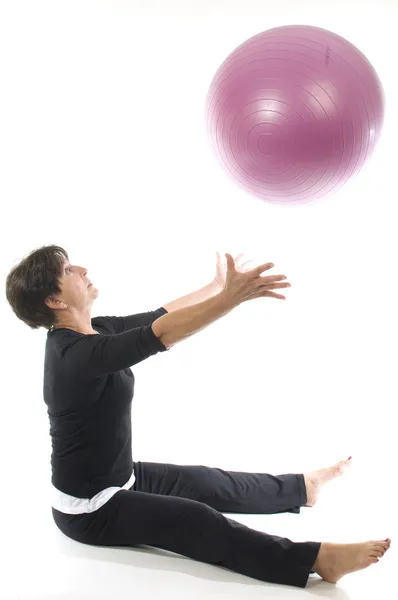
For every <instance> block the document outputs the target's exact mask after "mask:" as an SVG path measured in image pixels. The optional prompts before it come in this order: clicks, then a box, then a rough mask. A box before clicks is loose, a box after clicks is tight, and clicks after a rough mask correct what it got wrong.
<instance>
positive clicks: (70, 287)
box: [59, 261, 98, 309]
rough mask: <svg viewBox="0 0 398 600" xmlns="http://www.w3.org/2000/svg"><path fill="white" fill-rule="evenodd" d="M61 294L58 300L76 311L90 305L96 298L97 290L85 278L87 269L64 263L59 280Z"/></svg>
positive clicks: (67, 262)
mask: <svg viewBox="0 0 398 600" xmlns="http://www.w3.org/2000/svg"><path fill="white" fill-rule="evenodd" d="M60 285H61V290H62V291H61V294H60V297H59V299H60V300H61V301H62V302H65V303H66V304H67V305H68V306H70V307H72V306H73V307H74V308H77V309H81V308H84V307H85V306H87V304H91V303H92V302H93V300H94V299H95V298H96V297H97V296H98V290H97V288H96V287H95V286H94V285H93V284H92V283H91V282H90V280H89V279H88V278H87V269H85V268H84V267H79V266H77V265H72V264H71V263H70V262H69V261H65V263H64V267H63V272H62V275H61V278H60Z"/></svg>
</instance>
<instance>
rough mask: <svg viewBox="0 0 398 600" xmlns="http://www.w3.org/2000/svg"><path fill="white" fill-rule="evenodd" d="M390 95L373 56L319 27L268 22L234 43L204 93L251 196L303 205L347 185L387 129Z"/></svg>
mask: <svg viewBox="0 0 398 600" xmlns="http://www.w3.org/2000/svg"><path fill="white" fill-rule="evenodd" d="M383 114H384V94H383V89H382V86H381V83H380V80H379V78H378V76H377V73H376V72H375V70H374V69H373V67H372V65H371V64H370V63H369V61H368V60H367V58H366V57H365V56H364V55H363V54H362V53H361V52H360V51H359V50H358V49H357V48H356V47H355V46H353V45H352V44H351V43H350V42H348V41H347V40H345V39H344V38H342V37H340V36H338V35H336V34H335V33H332V32H330V31H327V30H325V29H320V28H318V27H310V26H303V25H289V26H284V27H276V28H275V29H269V30H268V31H264V32H263V33H260V34H258V35H255V36H254V37H252V38H250V39H249V40H247V41H246V42H244V43H243V44H241V45H240V46H239V47H238V48H236V50H234V51H233V52H232V53H231V54H230V55H229V56H228V58H227V59H226V60H225V61H224V63H223V64H222V65H221V67H220V68H219V69H218V71H217V72H216V74H215V76H214V78H213V81H212V82H211V85H210V89H209V92H208V96H207V106H206V117H207V127H208V131H209V135H210V139H211V143H212V145H213V147H214V150H215V152H216V155H217V156H218V159H219V161H220V162H221V164H222V166H223V167H224V168H225V169H226V170H227V172H229V174H230V175H232V177H233V178H234V179H235V180H236V182H237V183H238V184H239V185H240V186H241V187H243V188H244V189H245V190H247V191H248V192H249V193H250V194H253V195H254V196H256V197H258V198H261V199H262V200H265V201H268V202H278V203H303V202H309V201H312V200H316V199H318V198H321V197H323V196H326V195H328V194H330V193H332V192H333V193H334V192H336V191H337V190H338V189H339V188H341V187H342V186H343V185H344V184H345V183H346V182H347V181H348V179H349V178H350V177H352V176H353V175H355V174H356V173H358V171H359V170H360V169H361V168H362V166H363V165H364V164H365V162H366V161H367V160H368V158H369V157H370V155H371V153H372V151H373V149H374V147H375V144H376V142H377V140H378V138H379V136H380V131H381V127H382V123H383Z"/></svg>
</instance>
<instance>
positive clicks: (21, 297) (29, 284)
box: [6, 246, 69, 329]
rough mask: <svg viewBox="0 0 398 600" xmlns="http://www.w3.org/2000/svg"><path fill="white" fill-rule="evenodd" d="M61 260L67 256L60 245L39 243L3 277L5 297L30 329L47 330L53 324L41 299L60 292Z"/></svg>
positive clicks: (62, 262) (50, 313)
mask: <svg viewBox="0 0 398 600" xmlns="http://www.w3.org/2000/svg"><path fill="white" fill-rule="evenodd" d="M65 260H67V261H68V260H69V256H68V254H67V252H66V250H64V249H63V248H61V247H60V246H42V247H41V248H37V249H36V250H33V252H31V253H30V254H29V255H28V256H27V257H26V258H24V259H23V260H22V261H21V262H20V263H19V264H17V265H16V266H14V267H13V268H12V269H11V271H10V273H9V274H8V276H7V281H6V296H7V300H8V302H9V303H10V305H11V308H12V310H13V311H14V313H15V314H16V315H17V317H18V319H21V321H23V322H24V323H26V324H27V325H29V327H31V328H32V329H39V327H45V328H46V329H51V327H52V325H54V324H55V320H56V319H55V313H54V311H53V310H51V308H50V307H49V306H47V304H46V303H45V300H46V298H48V297H49V296H57V295H58V294H60V293H61V287H60V283H59V280H60V277H61V275H62V273H63V266H64V263H65Z"/></svg>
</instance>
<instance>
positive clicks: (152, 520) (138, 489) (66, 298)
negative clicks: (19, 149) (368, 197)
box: [6, 246, 390, 588]
mask: <svg viewBox="0 0 398 600" xmlns="http://www.w3.org/2000/svg"><path fill="white" fill-rule="evenodd" d="M225 256H226V261H227V262H226V269H225V273H224V274H223V273H222V270H221V268H220V263H219V265H218V271H217V276H216V279H215V281H214V284H213V283H212V284H209V286H206V288H202V290H198V292H194V293H192V294H190V295H188V296H184V297H183V298H180V299H178V300H175V301H174V302H170V303H169V304H166V305H165V306H164V307H162V308H158V309H157V310H155V311H150V312H146V313H141V314H135V315H130V316H127V317H115V316H108V317H95V318H91V308H92V305H93V302H94V300H95V298H96V297H97V295H98V290H97V289H96V287H95V286H94V285H93V284H92V283H91V282H90V280H89V278H88V277H87V270H86V269H85V268H83V267H79V266H76V265H72V264H70V262H69V257H68V254H67V252H66V251H65V250H64V249H63V248H60V247H58V246H44V247H42V248H39V249H36V250H34V251H33V252H32V253H31V254H29V256H27V257H26V258H24V259H23V260H22V261H21V262H20V263H19V264H18V265H16V266H14V267H13V268H12V270H11V271H10V273H9V275H8V277H7V282H6V294H7V299H8V301H9V303H10V305H11V307H12V309H13V311H14V312H15V314H16V315H17V317H18V318H19V319H21V320H22V321H23V322H24V323H26V324H27V325H28V326H29V327H31V328H34V329H37V328H39V327H44V328H46V329H47V330H48V333H47V341H46V351H45V362H44V401H45V402H46V404H47V407H48V416H49V420H50V434H51V440H52V458H51V464H52V489H53V498H52V514H53V518H54V521H55V523H56V525H57V526H58V527H59V529H60V530H61V531H62V532H63V533H64V534H65V535H66V536H68V537H70V538H72V539H74V540H76V541H78V542H82V543H85V544H93V545H101V546H136V545H142V544H144V545H149V546H154V547H158V548H163V549H165V550H169V551H171V552H175V553H178V554H181V555H184V556H187V557H190V558H192V559H194V560H197V561H202V562H205V563H210V564H213V565H220V566H223V567H226V568H228V569H231V570H232V571H235V572H237V573H242V574H244V575H247V576H249V577H253V578H256V579H259V580H262V581H269V582H273V583H280V584H287V585H292V586H297V587H301V588H304V587H305V586H306V584H307V582H308V578H309V575H310V573H314V572H315V573H317V574H319V576H320V577H322V578H323V579H324V580H326V581H329V582H337V581H338V580H339V579H340V578H341V577H343V576H344V575H346V574H347V573H351V572H353V571H358V570H360V569H364V568H366V567H368V566H370V565H371V564H372V563H377V562H378V560H379V559H380V558H381V557H382V556H383V555H384V553H385V552H386V550H388V548H389V547H390V539H386V540H378V541H368V542H364V543H360V544H332V543H321V542H314V541H309V542H305V543H294V542H292V541H291V540H289V539H287V538H283V537H278V536H276V535H268V534H266V533H261V532H259V531H256V530H254V529H251V528H249V527H246V526H245V525H242V524H240V523H238V522H237V521H235V520H232V519H229V518H227V517H225V516H224V515H223V514H222V513H257V514H259V513H268V514H270V513H281V512H296V513H298V512H300V507H303V506H313V505H314V503H315V502H316V500H317V496H318V494H319V491H320V489H321V488H322V486H323V485H324V484H325V483H326V482H328V481H330V480H331V479H333V478H335V477H337V476H339V475H341V474H342V473H343V471H344V470H345V469H346V468H347V467H348V466H349V464H350V459H348V460H344V461H341V462H340V463H338V464H336V465H334V466H332V467H329V468H325V469H321V470H319V471H314V472H312V473H308V474H285V475H279V476H274V475H269V474H266V473H239V472H233V471H224V470H222V469H216V468H209V467H206V466H179V465H174V464H158V463H149V462H134V461H133V457H132V439H131V403H132V398H133V395H134V375H133V372H132V371H131V367H133V366H134V365H136V364H138V363H139V362H141V361H143V360H145V359H147V358H149V357H150V356H153V355H155V354H157V353H158V352H165V351H168V350H169V349H170V348H172V347H173V346H174V345H175V344H177V343H178V342H181V341H182V340H185V339H186V338H188V337H189V336H191V335H193V334H194V333H196V332H198V331H200V330H202V329H203V328H204V327H206V326H208V325H210V324H211V323H212V322H214V321H216V320H217V319H219V318H220V317H223V316H224V315H226V314H227V313H229V312H230V311H232V310H233V309H234V308H236V307H237V306H239V305H240V304H242V303H243V302H246V301H248V300H252V299H254V298H261V297H273V298H277V299H283V298H284V296H283V295H281V294H279V293H277V292H275V291H274V290H277V289H281V288H287V287H289V285H290V284H289V283H288V282H287V281H286V277H285V276H284V275H263V273H265V272H267V271H269V270H270V269H271V268H272V267H273V266H274V265H273V264H271V263H266V264H262V265H261V266H258V267H255V268H253V269H250V270H246V271H241V270H239V269H238V268H237V264H236V263H235V260H234V259H233V257H232V256H231V255H230V254H226V255H225Z"/></svg>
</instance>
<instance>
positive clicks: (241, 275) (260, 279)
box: [221, 254, 290, 306]
mask: <svg viewBox="0 0 398 600" xmlns="http://www.w3.org/2000/svg"><path fill="white" fill-rule="evenodd" d="M225 257H226V259H227V274H226V281H225V285H224V288H223V290H222V291H221V293H222V294H223V296H224V298H226V299H227V302H228V303H229V304H231V306H238V305H239V304H242V302H247V300H253V299H254V298H264V297H267V296H268V297H269V298H278V299H280V300H285V296H283V294H278V293H276V292H274V291H273V290H276V289H281V288H288V287H290V283H289V282H288V281H286V275H267V276H265V277H264V276H263V275H262V274H263V273H264V271H269V270H270V269H272V267H273V266H274V264H273V263H264V264H262V265H260V266H258V267H255V268H254V269H249V270H246V272H242V271H238V270H237V269H236V267H235V261H234V259H233V258H232V256H231V255H230V254H226V255H225Z"/></svg>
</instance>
